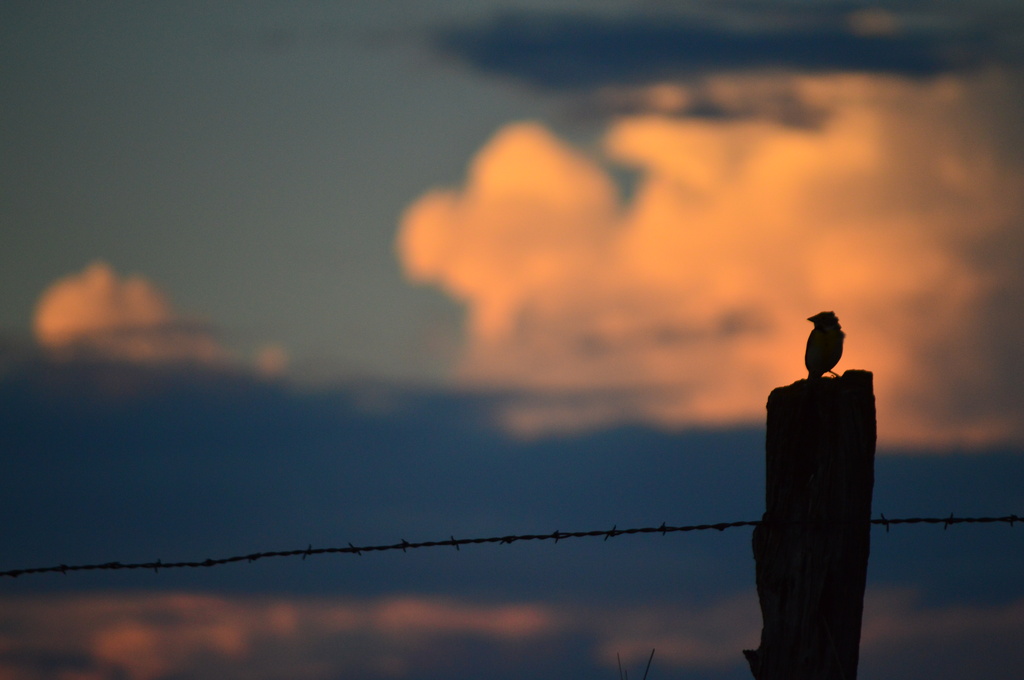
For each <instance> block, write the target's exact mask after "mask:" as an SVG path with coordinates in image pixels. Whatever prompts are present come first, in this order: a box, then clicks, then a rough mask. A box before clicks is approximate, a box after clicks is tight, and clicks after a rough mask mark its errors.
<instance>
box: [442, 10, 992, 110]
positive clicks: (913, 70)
mask: <svg viewBox="0 0 1024 680" xmlns="http://www.w3.org/2000/svg"><path fill="white" fill-rule="evenodd" d="M967 18H971V17H967ZM922 19H925V20H922ZM965 25H966V26H969V27H970V30H969V31H968V30H965V28H964V26H965ZM992 30H993V29H988V30H985V29H983V28H982V26H981V22H979V21H977V20H975V21H970V22H965V17H964V16H963V15H962V14H959V15H955V16H954V15H948V14H947V15H943V14H941V13H938V12H936V13H934V16H928V17H924V18H922V17H920V16H913V15H908V16H906V17H903V16H900V15H898V14H896V13H894V12H888V11H885V10H882V9H854V10H853V11H850V8H849V7H848V6H843V7H836V6H834V5H824V6H810V5H802V6H799V7H797V6H795V5H793V4H790V5H782V6H768V5H752V4H747V5H745V6H741V7H737V6H736V5H735V4H729V5H727V9H725V10H724V11H716V10H714V9H705V11H703V12H702V13H698V12H697V11H696V8H692V7H691V8H690V14H689V15H687V14H684V13H681V12H680V11H669V12H660V13H659V12H651V11H647V12H635V13H618V14H608V15H602V14H598V13H591V14H586V13H580V12H577V13H573V14H558V13H526V12H519V13H505V14H501V15H499V16H497V17H494V18H493V19H491V20H490V21H489V22H486V23H481V24H475V25H467V26H459V27H450V28H447V29H444V30H441V31H438V32H437V33H436V35H435V36H434V38H433V44H434V47H435V49H437V50H438V51H440V52H441V53H443V54H447V55H450V56H453V57H455V58H457V59H459V60H461V61H463V62H465V63H468V64H470V65H472V66H473V67H475V68H477V69H479V70H481V71H483V72H485V73H488V74H491V75H497V76H502V77H509V78H513V79H516V80H519V81H522V82H526V83H528V84H530V85H533V86H535V87H540V88H544V89H558V90H569V91H581V90H587V89H594V88H600V87H605V86H612V85H642V84H651V83H657V82H659V81H664V80H668V79H678V78H690V77H694V76H701V75H710V74H715V73H721V72H724V71H744V70H748V69H757V70H778V69H784V70H798V71H803V72H819V73H820V72H861V73H878V74H899V75H906V76H912V77H920V76H934V75H937V74H941V73H946V72H950V71H951V70H954V69H956V68H959V67H962V66H964V65H972V64H976V63H978V62H980V61H985V60H988V61H991V60H992V59H996V58H997V55H996V54H995V52H994V49H993V47H994V45H995V41H994V40H992V39H991V33H992Z"/></svg>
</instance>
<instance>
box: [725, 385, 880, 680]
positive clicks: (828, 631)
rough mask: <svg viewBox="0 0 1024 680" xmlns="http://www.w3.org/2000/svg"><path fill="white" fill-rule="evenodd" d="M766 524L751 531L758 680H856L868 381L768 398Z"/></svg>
mask: <svg viewBox="0 0 1024 680" xmlns="http://www.w3.org/2000/svg"><path fill="white" fill-rule="evenodd" d="M765 449H766V455H767V466H766V481H767V487H766V493H765V513H764V518H763V519H764V524H761V525H759V526H757V527H756V528H755V529H754V539H753V543H754V559H755V562H756V572H757V594H758V598H759V599H760V601H761V615H762V619H763V628H762V629H761V646H760V647H759V648H758V649H757V650H756V651H754V650H745V651H744V655H746V657H747V661H748V662H749V663H750V670H751V672H752V673H753V674H754V678H756V680H854V679H855V678H856V677H857V660H858V655H859V651H860V650H859V648H860V626H861V615H862V613H863V608H864V585H865V580H866V578H867V567H868V553H869V550H870V542H871V535H870V531H871V524H870V520H871V492H872V487H873V486H874V465H875V397H874V392H873V389H872V375H871V373H869V372H867V371H846V373H844V374H843V376H842V377H841V378H835V379H827V378H821V379H817V380H800V381H797V382H795V383H793V384H792V385H788V386H786V387H779V388H776V389H775V390H773V391H772V393H771V395H770V396H769V397H768V434H767V441H766V446H765Z"/></svg>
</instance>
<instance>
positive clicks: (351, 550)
mask: <svg viewBox="0 0 1024 680" xmlns="http://www.w3.org/2000/svg"><path fill="white" fill-rule="evenodd" d="M1022 521H1024V518H1022V517H1020V516H1018V515H1005V516H1003V517H956V516H954V515H952V514H951V515H949V517H903V518H895V519H890V518H887V517H886V516H885V515H884V514H883V515H881V516H880V517H879V518H878V519H872V520H869V522H870V524H872V525H879V526H884V527H885V530H886V532H888V531H889V528H890V527H892V526H895V525H900V524H941V525H943V529H947V528H949V527H950V526H952V525H955V524H995V523H1002V524H1009V525H1010V526H1013V525H1014V524H1015V523H1016V522H1022ZM850 523H852V522H828V523H822V522H775V521H765V520H744V521H739V522H718V523H715V524H688V525H682V526H669V525H666V524H665V523H664V522H662V524H661V526H657V527H637V528H631V529H619V528H618V526H617V525H616V526H613V527H612V528H611V529H592V530H589V531H558V530H555V531H553V532H552V533H550V534H508V535H505V536H488V537H485V538H455V536H449V537H448V538H447V539H444V540H440V541H418V542H412V543H410V542H409V541H407V540H405V539H404V538H403V539H402V540H401V542H400V543H390V544H381V545H364V546H355V545H352V544H351V543H349V544H348V545H346V546H342V547H333V548H314V547H313V546H312V545H309V546H307V547H306V548H299V549H297V550H272V551H264V552H255V553H250V554H248V555H235V556H232V557H221V558H218V559H211V558H207V559H205V560H201V561H179V562H163V561H161V560H156V561H155V562H128V563H125V562H104V563H100V564H73V565H68V564H59V565H55V566H49V567H29V568H26V569H8V570H6V571H0V577H5V576H6V577H10V578H17V577H19V576H24V575H28V574H45V573H61V574H65V575H66V574H67V573H68V572H77V571H96V570H118V569H152V570H153V571H154V572H159V571H160V570H161V569H181V568H196V567H216V566H219V565H222V564H231V563H234V562H255V561H256V560H262V559H267V558H271V557H299V556H301V557H302V559H306V558H307V557H309V556H311V555H328V554H335V553H345V554H354V555H360V556H361V555H362V554H363V553H371V552H386V551H394V550H401V551H402V552H406V551H408V550H416V549H419V548H436V547H442V546H447V547H453V548H455V549H456V550H460V549H461V548H460V546H463V545H478V544H485V543H498V544H511V543H515V542H516V541H554V542H555V543H558V542H559V541H562V540H565V539H569V538H596V537H598V536H602V537H604V540H606V541H607V540H608V539H609V538H615V537H616V536H622V535H629V534H661V535H663V536H664V535H665V534H669V533H676V532H686V531H710V530H712V529H713V530H716V531H725V530H726V529H735V528H738V527H756V526H760V525H767V526H778V525H795V524H814V525H816V526H818V525H822V524H833V525H834V524H850Z"/></svg>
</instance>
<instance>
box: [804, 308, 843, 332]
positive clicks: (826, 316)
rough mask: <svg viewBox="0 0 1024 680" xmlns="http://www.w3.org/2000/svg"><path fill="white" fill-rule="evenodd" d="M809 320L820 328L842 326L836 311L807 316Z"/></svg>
mask: <svg viewBox="0 0 1024 680" xmlns="http://www.w3.org/2000/svg"><path fill="white" fill-rule="evenodd" d="M807 320H808V321H810V322H811V323H813V324H814V327H815V328H818V329H820V330H827V329H830V328H839V327H840V326H839V317H838V316H836V314H835V312H818V313H817V314H815V315H814V316H809V317H807Z"/></svg>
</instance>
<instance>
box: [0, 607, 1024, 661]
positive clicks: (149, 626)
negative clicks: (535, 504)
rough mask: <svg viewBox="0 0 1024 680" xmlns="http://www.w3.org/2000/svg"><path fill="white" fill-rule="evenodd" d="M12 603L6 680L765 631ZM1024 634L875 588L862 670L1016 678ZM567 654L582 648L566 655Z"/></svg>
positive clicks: (722, 640) (705, 645) (714, 614)
mask: <svg viewBox="0 0 1024 680" xmlns="http://www.w3.org/2000/svg"><path fill="white" fill-rule="evenodd" d="M3 605H4V606H3V609H2V610H0V612H2V613H0V623H2V624H3V625H2V627H0V675H2V676H3V677H4V678H10V679H11V680H24V679H28V678H37V677H44V676H45V677H61V678H72V677H74V678H89V679H94V680H100V679H102V678H130V679H131V680H155V679H156V678H165V677H183V676H187V677H194V678H223V677H246V678H254V679H257V680H258V679H260V678H278V677H290V678H324V677H338V676H339V675H342V674H343V675H346V676H352V675H356V676H359V677H366V678H387V677H411V678H415V677H435V676H437V675H439V674H443V675H445V676H446V677H479V676H480V674H481V672H483V673H484V674H486V675H489V676H493V677H516V676H517V675H518V676H519V677H521V676H522V674H523V673H524V672H525V673H526V674H530V673H531V672H532V673H536V672H537V671H538V670H539V669H541V668H547V669H548V670H549V671H552V672H556V671H557V670H558V669H565V670H564V671H563V672H568V673H570V674H571V673H572V672H574V671H575V672H579V670H580V669H581V668H585V669H587V670H588V671H590V672H602V671H604V672H606V673H608V674H614V670H615V668H616V666H617V663H618V662H617V658H621V660H622V663H623V665H624V666H625V667H627V668H635V667H637V666H639V665H641V664H643V663H645V662H646V660H647V657H648V655H649V654H650V650H651V649H652V648H653V649H656V656H655V659H654V665H655V668H661V669H663V670H664V669H665V668H666V667H667V668H669V669H672V670H677V669H680V670H684V671H691V672H704V673H707V672H709V671H711V672H717V673H722V672H728V671H729V670H731V669H742V668H744V667H745V661H744V660H743V658H742V655H741V653H740V650H742V649H744V648H752V647H755V646H756V645H757V641H758V636H759V633H760V617H759V615H758V611H757V603H756V597H755V596H754V594H753V589H751V590H750V592H747V593H744V594H742V595H736V596H732V597H726V598H724V599H721V600H718V601H713V602H710V603H707V604H704V605H698V606H692V605H685V604H678V605H673V606H668V605H632V606H621V605H612V606H608V607H600V606H587V607H577V606H573V605H556V604H540V603H523V602H515V603H502V602H499V603H490V604H480V603H471V602H467V601H465V600H461V599H457V598H442V597H423V596H410V595H405V596H386V597H379V598H362V599H349V598H337V597H334V598H324V597H319V598H310V597H287V596H258V595H256V596H254V595H232V596H227V595H211V594H198V593H187V592H172V593H109V594H104V593H94V594H65V595H57V594H54V595H41V596H21V597H7V598H5V599H4V601H3ZM1022 632H1024V602H1022V601H1019V600H1018V601H1015V602H1009V603H1005V604H1001V605H988V606H986V605H950V606H945V607H924V606H922V605H920V603H919V602H918V600H917V598H916V597H915V596H914V594H913V593H912V592H911V591H905V590H882V591H878V592H871V591H869V594H868V597H867V602H866V607H865V618H864V626H863V634H862V646H861V657H862V662H861V665H862V668H863V669H864V670H865V672H870V674H871V676H872V677H880V678H881V677H905V678H918V677H922V678H923V677H929V678H948V677H963V676H964V672H965V671H966V669H967V668H972V667H973V668H982V667H983V668H985V670H986V673H985V677H989V678H1011V677H1016V676H1015V675H1014V674H1015V673H1016V672H1017V669H1019V663H1020V660H1019V657H1020V650H1019V644H1017V642H1018V641H1019V638H1020V635H1021V633H1022ZM580 642H582V643H583V645H582V646H581V645H580ZM978 645H981V646H982V648H984V649H985V654H984V655H982V654H979V652H978V649H979V647H978ZM567 649H571V650H576V651H577V653H578V656H576V657H573V656H572V655H571V654H570V655H569V658H566V650H567ZM467 660H470V664H469V665H467ZM904 667H906V670H904ZM868 669H870V671H869V670H868ZM915 671H916V672H915ZM951 671H952V672H951ZM900 673H902V675H901V674H900Z"/></svg>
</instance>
